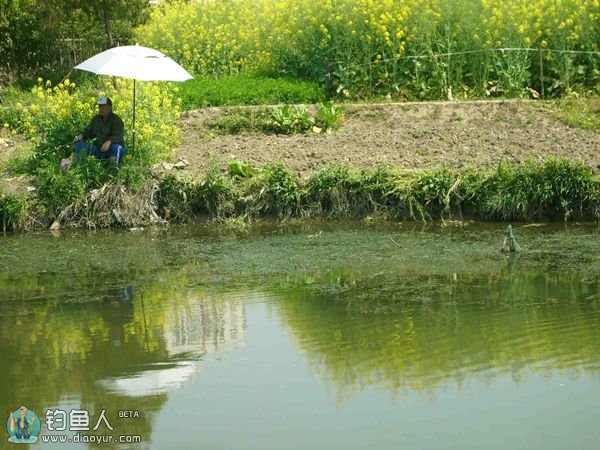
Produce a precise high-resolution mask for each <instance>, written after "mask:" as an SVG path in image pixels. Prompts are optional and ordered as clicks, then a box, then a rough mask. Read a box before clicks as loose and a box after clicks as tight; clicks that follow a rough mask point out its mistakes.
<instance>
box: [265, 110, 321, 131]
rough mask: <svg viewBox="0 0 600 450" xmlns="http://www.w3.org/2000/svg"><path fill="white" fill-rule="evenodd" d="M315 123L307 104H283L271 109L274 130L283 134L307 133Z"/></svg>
mask: <svg viewBox="0 0 600 450" xmlns="http://www.w3.org/2000/svg"><path fill="white" fill-rule="evenodd" d="M314 125H315V120H314V119H313V118H312V117H311V116H310V114H309V112H308V109H307V108H306V106H303V105H300V106H290V105H283V106H278V107H275V108H273V110H272V111H271V126H272V129H273V131H275V132H277V133H283V134H293V133H306V132H307V131H309V130H311V129H312V128H313V126H314Z"/></svg>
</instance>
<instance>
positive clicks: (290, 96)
mask: <svg viewBox="0 0 600 450" xmlns="http://www.w3.org/2000/svg"><path fill="white" fill-rule="evenodd" d="M177 87H178V88H179V93H178V96H179V98H181V101H182V108H183V109H184V110H191V109H198V108H203V107H206V106H230V105H274V104H282V103H292V104H293V103H318V102H320V101H323V100H324V99H325V90H324V89H323V87H321V86H320V85H319V84H317V83H314V82H309V81H302V80H295V79H289V78H269V77H263V76H254V75H248V74H240V75H235V76H230V77H224V78H218V79H216V78H196V79H194V80H189V81H186V82H185V83H181V84H177Z"/></svg>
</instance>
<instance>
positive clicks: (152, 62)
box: [75, 45, 194, 152]
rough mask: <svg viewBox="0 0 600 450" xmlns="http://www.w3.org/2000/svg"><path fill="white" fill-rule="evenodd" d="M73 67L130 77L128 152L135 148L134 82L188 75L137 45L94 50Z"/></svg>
mask: <svg viewBox="0 0 600 450" xmlns="http://www.w3.org/2000/svg"><path fill="white" fill-rule="evenodd" d="M75 68H76V69H79V70H85V71H87V72H92V73H95V74H97V75H109V76H114V77H122V78H132V79H133V120H132V122H133V125H132V133H133V142H132V144H131V151H132V152H133V151H134V149H135V82H136V80H140V81H186V80H190V79H192V78H194V77H192V76H191V75H190V74H189V73H188V72H187V71H186V70H185V69H184V68H183V67H181V66H180V65H179V64H177V63H176V62H175V61H173V60H172V59H171V58H169V57H168V56H166V55H164V54H163V53H161V52H159V51H158V50H154V49H153V48H148V47H142V46H141V45H127V46H123V47H113V48H110V49H108V50H106V51H103V52H102V53H98V54H97V55H95V56H92V57H91V58H89V59H86V60H85V61H84V62H82V63H81V64H79V65H77V66H75Z"/></svg>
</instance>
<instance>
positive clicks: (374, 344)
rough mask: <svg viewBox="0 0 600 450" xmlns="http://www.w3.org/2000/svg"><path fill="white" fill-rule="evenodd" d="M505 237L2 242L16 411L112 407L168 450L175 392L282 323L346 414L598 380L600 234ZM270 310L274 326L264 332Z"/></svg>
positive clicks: (272, 234)
mask: <svg viewBox="0 0 600 450" xmlns="http://www.w3.org/2000/svg"><path fill="white" fill-rule="evenodd" d="M497 228H498V227H493V226H488V227H477V226H474V225H473V226H469V227H460V228H442V227H433V228H425V229H423V228H409V229H405V228H403V227H402V226H398V225H387V226H382V227H368V228H366V227H364V226H362V225H360V224H350V225H347V226H339V227H338V229H334V228H331V226H330V225H323V224H313V225H311V226H309V227H308V228H305V227H298V228H294V227H292V228H283V229H282V228H277V227H265V228H263V229H258V230H256V231H255V232H253V233H251V234H248V235H245V234H244V235H241V236H240V235H235V234H218V233H216V232H214V231H209V230H208V231H207V230H206V229H203V228H197V229H196V228H182V229H175V230H172V231H158V232H151V233H144V234H127V233H95V234H92V235H85V234H81V235H79V234H67V235H61V236H58V237H52V236H46V235H36V236H33V237H31V236H30V237H24V236H12V237H5V238H0V338H1V342H2V344H0V358H2V370H0V397H1V398H2V406H3V407H4V409H5V411H7V410H8V409H9V408H16V407H17V406H19V405H21V404H24V405H27V406H28V407H30V408H31V409H35V410H36V412H37V413H38V415H39V416H40V417H41V418H42V420H43V417H44V410H45V409H47V408H53V407H65V408H66V407H67V406H68V407H72V408H83V409H87V410H89V411H90V414H91V415H92V416H93V417H94V418H96V417H97V416H98V414H99V411H100V410H102V409H106V410H107V417H108V419H109V421H110V422H111V423H112V424H113V425H114V426H115V428H116V429H117V431H119V430H120V432H122V433H127V434H135V435H140V436H142V440H143V442H144V443H145V444H144V446H145V447H147V448H163V447H153V446H152V442H153V441H154V442H156V441H157V436H156V435H153V430H154V429H156V428H159V429H160V428H164V426H165V423H164V420H167V419H164V418H161V417H162V416H161V411H162V410H163V409H165V407H166V405H167V404H168V403H169V401H170V398H172V394H173V393H174V392H177V391H178V390H186V389H194V387H198V388H200V387H201V386H202V383H203V376H204V375H203V374H204V371H206V370H207V369H210V368H211V367H216V366H218V365H219V364H220V361H221V360H222V358H223V357H225V356H224V355H227V354H232V353H235V354H239V355H240V358H241V359H240V361H242V360H243V359H244V357H245V356H244V355H246V354H248V355H249V354H254V353H252V352H255V351H256V350H255V349H252V350H250V349H246V346H249V347H252V345H251V342H247V339H248V338H247V330H248V328H249V327H255V328H256V329H260V328H261V327H263V326H264V325H265V324H266V323H267V322H269V321H272V320H277V321H280V322H281V323H282V324H283V330H284V331H282V332H281V333H282V334H281V336H276V337H274V339H283V338H284V337H285V335H286V334H287V335H289V336H291V345H290V346H289V348H288V349H287V350H285V351H286V352H291V353H298V354H299V355H300V356H301V357H302V358H303V359H305V360H306V361H307V363H308V366H309V367H310V369H309V372H308V373H307V375H306V379H303V383H305V385H306V386H307V389H304V390H303V391H302V392H303V394H300V393H299V394H298V395H306V392H307V391H308V392H310V391H311V389H310V386H313V385H314V388H315V389H316V388H317V386H318V385H325V386H327V388H328V390H329V392H332V393H333V394H332V397H331V399H330V401H331V402H333V403H335V404H336V405H338V406H339V405H341V404H344V403H345V402H348V401H349V400H350V399H352V398H354V397H356V396H357V395H358V394H359V393H361V392H363V391H365V390H368V389H371V388H373V387H376V388H377V389H380V390H383V391H385V392H387V393H388V395H389V396H390V398H398V397H402V396H403V395H407V393H410V392H424V393H427V396H435V395H436V392H437V390H438V389H441V388H443V389H446V388H447V387H448V386H458V388H459V389H460V387H461V386H462V385H463V384H464V383H467V382H468V381H469V380H471V379H478V380H484V382H485V383H487V384H493V383H494V382H495V380H496V379H500V378H501V379H504V378H505V377H510V379H511V380H512V382H513V383H514V384H515V386H518V385H519V384H520V383H522V382H523V380H525V379H528V378H529V377H533V376H540V375H541V376H543V377H546V378H552V377H553V376H555V375H556V374H565V373H567V374H568V376H569V377H571V378H572V379H573V380H575V381H576V380H578V379H579V378H581V377H583V378H586V379H588V378H591V379H594V380H595V381H596V382H597V381H600V380H599V379H598V374H600V331H599V330H600V326H599V325H600V282H599V278H598V275H599V274H600V243H599V242H600V240H599V239H598V230H597V228H594V227H586V226H580V227H571V228H568V229H561V228H556V227H522V228H520V229H519V228H517V229H516V231H517V232H518V233H519V234H518V236H519V239H520V242H521V243H522V246H523V248H524V252H523V254H522V255H521V256H520V257H518V258H515V257H508V258H507V257H505V256H503V255H500V254H499V253H498V247H499V243H501V234H498V233H497ZM498 236H500V238H498ZM256 303H258V304H264V305H265V308H266V311H267V313H266V314H265V315H264V316H260V317H259V316H253V320H254V322H251V321H249V319H248V315H247V307H248V305H251V304H256ZM268 351H269V350H268V349H265V350H264V352H268ZM246 352H247V353H246ZM272 364H274V366H273V367H274V368H276V367H277V365H276V364H275V363H274V362H273V363H272ZM240 367H241V365H240ZM240 367H237V366H236V365H233V368H232V370H233V371H235V370H238V369H239V368H240ZM281 370H282V376H283V374H284V373H285V370H284V369H281ZM310 374H316V375H317V376H316V377H312V376H311V375H310ZM259 376H260V375H259V374H258V373H253V372H244V375H243V378H244V379H243V380H242V375H240V383H242V382H243V383H246V384H248V383H250V384H252V382H253V380H255V381H257V380H258V377H259ZM485 383H484V385H485ZM599 384H600V383H599ZM259 385H260V383H258V382H257V386H259ZM223 389H224V391H223V392H222V395H223V396H227V395H230V394H228V392H227V391H226V390H225V388H223ZM265 389H266V388H265ZM263 394H264V392H263V393H261V389H260V388H258V387H257V388H256V395H257V396H261V395H263ZM315 401H316V400H315ZM65 405H66V406H65ZM176 407H177V406H176ZM180 407H183V408H185V409H188V410H189V409H190V408H193V406H192V405H190V404H188V403H184V404H181V405H180ZM119 410H137V411H140V412H143V413H142V414H141V416H140V418H138V419H136V420H126V419H122V418H119V417H118V411H119ZM289 413H293V411H289ZM332 420H333V419H332ZM157 421H158V422H157ZM590 432H592V428H590ZM3 433H4V434H3V435H2V436H0V440H1V441H3V442H6V438H7V436H6V431H5V430H3ZM158 441H160V440H158ZM192 442H193V441H192ZM239 444H240V445H239V447H240V448H241V447H244V445H242V443H241V442H240V443H239ZM283 444H284V443H283V442H282V443H281V445H283ZM157 445H158V444H157ZM273 446H274V447H277V443H273ZM104 447H106V448H118V447H119V445H117V444H112V445H104ZM200 447H202V446H201V445H200ZM200 447H199V448H200ZM217 447H219V445H217ZM221 447H222V445H221ZM233 447H238V445H236V444H234V445H233ZM57 448H59V447H57ZM71 448H76V447H71ZM382 448H383V447H382Z"/></svg>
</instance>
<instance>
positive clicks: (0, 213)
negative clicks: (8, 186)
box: [0, 193, 29, 232]
mask: <svg viewBox="0 0 600 450" xmlns="http://www.w3.org/2000/svg"><path fill="white" fill-rule="evenodd" d="M28 208H29V205H28V202H27V199H25V198H24V197H20V196H16V195H4V194H2V193H0V223H2V231H3V232H6V231H11V230H18V229H20V228H23V225H24V223H25V219H26V218H27V211H28Z"/></svg>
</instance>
